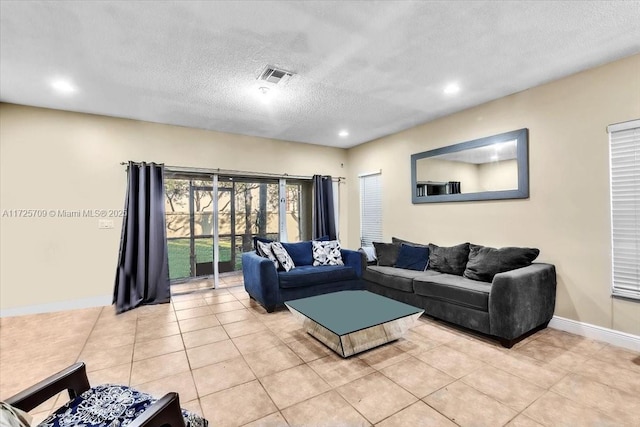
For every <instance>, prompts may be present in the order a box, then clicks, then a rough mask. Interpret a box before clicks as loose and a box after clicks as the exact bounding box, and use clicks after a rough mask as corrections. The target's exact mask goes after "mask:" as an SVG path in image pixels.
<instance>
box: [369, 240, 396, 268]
mask: <svg viewBox="0 0 640 427" xmlns="http://www.w3.org/2000/svg"><path fill="white" fill-rule="evenodd" d="M373 247H374V248H376V257H377V258H378V265H380V266H385V267H393V266H394V265H396V260H397V259H398V252H399V251H400V245H399V244H395V243H379V242H373Z"/></svg>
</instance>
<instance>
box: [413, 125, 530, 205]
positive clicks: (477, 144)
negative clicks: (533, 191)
mask: <svg viewBox="0 0 640 427" xmlns="http://www.w3.org/2000/svg"><path fill="white" fill-rule="evenodd" d="M527 144H528V141H527V129H520V130H518V131H513V132H507V133H504V134H500V135H495V136H492V137H488V138H482V139H478V140H474V141H469V142H464V143H461V144H455V145H452V146H449V147H443V148H439V149H435V150H431V151H425V152H423V153H418V154H414V155H413V156H411V157H412V165H411V166H412V193H413V194H412V199H413V202H414V203H426V202H443V201H463V200H487V199H507V198H523V197H528V192H529V191H528V162H527Z"/></svg>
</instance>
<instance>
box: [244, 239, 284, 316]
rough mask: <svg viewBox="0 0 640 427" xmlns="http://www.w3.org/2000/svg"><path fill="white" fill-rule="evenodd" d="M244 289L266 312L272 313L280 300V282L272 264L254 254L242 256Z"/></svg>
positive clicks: (246, 253) (248, 253)
mask: <svg viewBox="0 0 640 427" xmlns="http://www.w3.org/2000/svg"><path fill="white" fill-rule="evenodd" d="M242 276H243V278H244V289H245V290H246V291H247V293H248V294H249V295H251V297H253V298H254V299H256V300H258V301H259V302H260V303H261V304H262V305H263V306H264V307H265V308H266V309H267V310H271V311H273V309H274V308H275V306H276V305H277V304H278V301H279V299H280V282H279V280H278V272H277V271H276V267H275V265H273V262H272V261H271V260H270V259H268V258H264V257H261V256H260V255H258V254H256V253H255V251H252V252H245V253H243V254H242Z"/></svg>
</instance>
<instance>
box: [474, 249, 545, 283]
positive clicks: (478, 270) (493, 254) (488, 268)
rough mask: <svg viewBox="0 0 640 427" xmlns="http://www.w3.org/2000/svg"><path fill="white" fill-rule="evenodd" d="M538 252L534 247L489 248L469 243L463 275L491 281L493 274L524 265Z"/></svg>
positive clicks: (530, 261) (533, 258) (534, 257)
mask: <svg viewBox="0 0 640 427" xmlns="http://www.w3.org/2000/svg"><path fill="white" fill-rule="evenodd" d="M539 254H540V250H539V249H535V248H511V247H509V248H500V249H496V248H490V247H488V246H480V245H469V261H468V262H467V267H466V268H465V270H464V277H466V278H468V279H473V280H481V281H483V282H491V281H492V280H493V276H495V275H496V274H498V273H504V272H505V271H511V270H515V269H516V268H522V267H526V266H528V265H531V263H532V262H533V261H534V260H535V259H536V258H537V257H538V255H539Z"/></svg>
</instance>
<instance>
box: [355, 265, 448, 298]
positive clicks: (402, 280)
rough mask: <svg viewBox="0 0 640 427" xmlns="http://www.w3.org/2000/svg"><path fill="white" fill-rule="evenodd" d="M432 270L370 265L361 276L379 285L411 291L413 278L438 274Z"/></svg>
mask: <svg viewBox="0 0 640 427" xmlns="http://www.w3.org/2000/svg"><path fill="white" fill-rule="evenodd" d="M439 274H440V273H436V272H434V271H415V270H405V269H402V268H395V267H385V266H380V265H370V266H368V267H367V269H366V270H365V271H364V273H363V275H362V277H363V278H364V279H365V280H368V281H369V282H373V283H377V284H378V285H380V286H384V287H387V288H392V289H397V290H399V291H403V292H413V279H414V278H416V277H421V276H425V275H426V276H431V275H439Z"/></svg>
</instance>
